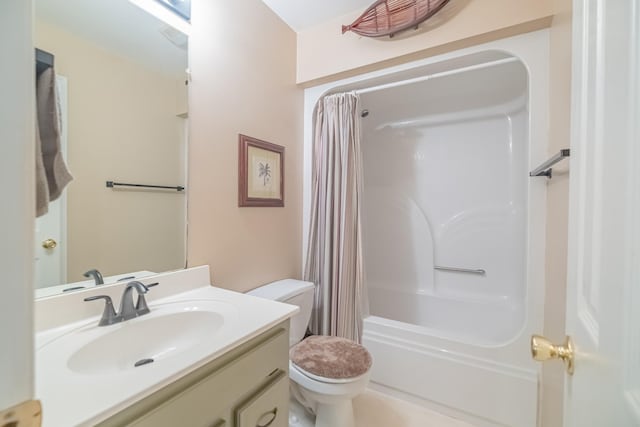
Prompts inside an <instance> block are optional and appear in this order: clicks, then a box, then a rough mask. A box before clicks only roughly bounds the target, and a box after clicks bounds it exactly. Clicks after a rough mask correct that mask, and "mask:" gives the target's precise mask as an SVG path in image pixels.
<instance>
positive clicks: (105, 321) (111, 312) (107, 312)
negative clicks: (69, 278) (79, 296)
mask: <svg viewBox="0 0 640 427" xmlns="http://www.w3.org/2000/svg"><path fill="white" fill-rule="evenodd" d="M99 299H103V300H105V303H104V310H103V312H102V317H101V318H100V322H98V326H107V325H113V324H114V323H118V322H119V321H121V320H122V319H118V317H117V316H116V310H115V309H114V308H113V301H111V297H110V296H108V295H96V296H93V297H87V298H85V299H84V300H85V301H96V300H99Z"/></svg>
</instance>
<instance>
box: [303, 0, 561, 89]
mask: <svg viewBox="0 0 640 427" xmlns="http://www.w3.org/2000/svg"><path fill="white" fill-rule="evenodd" d="M553 1H555V0H515V1H514V0H457V1H452V2H450V3H449V4H448V5H447V6H445V8H444V9H443V10H442V11H441V12H440V13H439V14H438V15H435V16H434V18H433V19H432V20H429V21H427V22H425V23H423V24H422V25H421V30H419V31H420V33H419V34H413V33H412V32H411V31H409V32H406V33H402V34H400V35H398V36H396V37H394V38H393V39H389V38H388V37H384V38H379V39H372V38H366V37H360V36H358V35H357V34H354V33H350V32H349V33H346V34H344V35H342V34H341V26H342V24H350V23H351V22H353V21H354V20H355V19H356V18H357V17H358V16H359V15H360V13H361V12H362V11H354V12H353V13H350V14H347V15H345V16H342V17H339V18H337V19H333V20H331V21H329V22H326V23H323V24H320V25H318V26H316V27H313V28H310V29H308V30H305V31H302V32H300V33H299V35H298V71H297V81H298V82H299V83H304V84H305V85H308V86H310V85H313V84H314V83H319V82H322V81H326V80H329V79H336V78H338V77H341V78H342V77H346V76H349V75H354V74H359V73H361V72H363V71H365V70H366V71H371V70H372V69H379V68H384V67H387V66H390V65H393V64H396V63H400V62H407V61H409V60H414V59H418V58H423V57H427V56H432V55H436V54H440V53H444V52H447V51H451V50H454V49H460V48H463V47H468V46H471V45H474V44H478V43H483V42H487V41H490V40H495V39H498V38H503V37H506V36H511V35H515V34H518V33H523V32H527V31H533V30H536V29H540V28H543V27H547V26H549V24H550V21H551V16H552V13H553V7H552V6H553Z"/></svg>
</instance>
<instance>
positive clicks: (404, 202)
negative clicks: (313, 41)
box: [303, 30, 548, 427]
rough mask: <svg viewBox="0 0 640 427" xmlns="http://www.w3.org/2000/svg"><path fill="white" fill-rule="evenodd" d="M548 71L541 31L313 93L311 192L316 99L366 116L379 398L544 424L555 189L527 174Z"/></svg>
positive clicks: (366, 240)
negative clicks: (334, 99) (540, 357)
mask: <svg viewBox="0 0 640 427" xmlns="http://www.w3.org/2000/svg"><path fill="white" fill-rule="evenodd" d="M547 65H548V33H547V31H546V30H543V31H537V32H533V33H529V34H525V35H521V36H516V37H512V38H508V39H503V40H499V41H495V42H491V43H487V44H484V45H479V46H476V47H473V48H469V49H464V50H461V51H458V52H454V53H451V54H446V55H442V56H438V57H434V58H428V59H425V60H421V61H417V62H414V63H411V64H405V65H402V66H398V67H393V68H390V69H386V70H382V71H378V72H374V73H370V74H367V75H363V76H358V77H352V78H349V79H345V80H342V81H340V82H334V83H329V84H325V85H321V86H318V87H315V88H310V89H307V90H306V91H305V181H306V183H305V188H310V164H311V146H312V140H311V129H312V126H311V120H310V118H311V116H312V112H313V109H314V107H315V103H316V102H317V100H318V99H319V98H320V97H321V96H322V95H324V94H327V93H333V92H338V91H346V90H355V91H358V92H360V93H361V95H360V100H361V105H362V108H363V109H366V110H368V114H367V115H363V119H362V142H361V145H362V151H363V153H362V154H363V156H362V157H363V170H364V185H363V187H364V188H363V203H362V206H363V228H362V230H363V250H364V266H365V273H366V274H365V283H366V292H367V294H368V295H367V296H368V303H369V316H368V317H366V318H365V319H364V328H363V331H364V332H363V337H362V340H363V344H364V345H365V346H366V347H367V348H368V349H369V351H370V352H371V354H372V356H373V359H374V364H373V368H372V372H371V381H372V385H371V386H372V388H374V389H377V390H379V391H383V392H386V393H389V394H392V395H395V396H397V397H401V398H404V399H406V400H409V401H412V402H414V403H417V404H419V405H422V406H425V407H428V408H432V409H436V410H438V411H440V412H443V413H447V414H450V415H452V416H454V417H457V418H461V419H465V420H468V421H470V422H471V423H473V424H474V425H476V426H514V427H535V426H536V425H537V413H538V383H539V376H540V367H539V365H537V364H536V363H535V362H533V361H532V360H531V356H530V350H529V337H530V335H531V334H533V333H538V332H540V331H542V328H543V315H544V307H543V301H544V241H545V239H544V237H545V218H544V215H543V214H541V213H542V212H545V211H546V206H545V200H546V198H545V191H546V190H545V181H544V180H540V179H537V178H529V176H528V171H529V170H531V169H533V168H534V167H535V166H537V165H538V163H540V162H541V161H543V160H545V159H546V154H547V153H546V147H547V133H546V129H547V121H548V118H547V113H546V111H547V100H548V81H547V79H548V70H547ZM434 76H435V77H434ZM396 82H401V83H400V84H396ZM404 82H410V83H407V84H405V83H404ZM376 87H384V88H385V89H384V90H372V89H370V88H376ZM387 88H389V89H387ZM470 177H471V178H470ZM309 197H310V195H309V194H308V193H305V195H304V200H303V205H304V208H303V219H304V223H305V224H306V223H308V217H309ZM304 236H305V237H304V238H305V239H306V237H307V236H306V235H304ZM304 243H305V244H304V247H306V241H305V242H304ZM456 269H462V270H464V271H462V272H461V271H457V270H456Z"/></svg>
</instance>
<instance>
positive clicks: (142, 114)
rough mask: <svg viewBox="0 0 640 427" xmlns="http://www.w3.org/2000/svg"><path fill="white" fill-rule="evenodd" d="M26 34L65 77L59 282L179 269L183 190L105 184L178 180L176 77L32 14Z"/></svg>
mask: <svg viewBox="0 0 640 427" xmlns="http://www.w3.org/2000/svg"><path fill="white" fill-rule="evenodd" d="M35 40H36V46H37V47H39V48H41V49H44V50H46V51H48V52H51V53H53V54H54V55H55V62H56V72H57V73H58V74H61V75H64V76H66V77H67V79H68V116H69V120H68V156H67V158H68V164H69V168H70V170H71V173H72V174H73V176H74V178H75V179H74V181H73V182H72V183H71V184H70V186H69V187H68V193H67V194H68V263H67V264H68V278H67V280H68V281H69V282H71V281H76V280H84V277H82V273H83V272H84V271H86V270H88V269H90V268H98V269H99V270H100V271H101V272H102V273H103V274H104V275H105V276H106V275H112V274H117V273H124V272H131V271H136V270H151V271H165V270H169V269H175V268H180V267H183V266H184V258H185V255H184V254H185V238H184V218H185V212H184V211H185V200H184V197H185V196H184V195H183V194H177V193H166V192H163V193H160V192H149V191H121V190H117V191H114V190H111V189H107V188H105V182H106V181H107V180H113V181H120V182H132V183H149V184H165V183H166V184H171V185H178V184H184V180H185V178H184V175H185V172H184V164H185V159H184V156H185V155H184V151H185V147H184V144H185V141H184V120H183V119H179V118H177V117H176V114H177V108H178V107H177V103H178V99H179V91H181V90H182V91H183V90H184V85H183V83H181V82H179V81H178V80H177V78H176V77H175V76H166V75H163V74H159V73H157V72H155V71H154V70H151V69H148V68H146V67H144V66H142V65H140V64H138V63H134V62H132V61H130V60H128V59H125V58H123V57H120V56H117V55H116V54H113V53H111V52H108V51H105V50H103V49H101V48H100V47H99V46H97V45H95V44H92V43H90V42H88V41H86V40H83V39H80V38H78V37H77V36H75V35H73V34H71V33H69V32H67V31H65V30H63V29H61V28H58V27H55V26H52V25H50V24H45V23H43V22H41V21H38V22H36V38H35ZM180 112H183V111H180Z"/></svg>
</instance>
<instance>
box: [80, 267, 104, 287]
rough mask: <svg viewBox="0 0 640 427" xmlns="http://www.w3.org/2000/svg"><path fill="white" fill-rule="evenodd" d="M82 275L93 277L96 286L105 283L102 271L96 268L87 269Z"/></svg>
mask: <svg viewBox="0 0 640 427" xmlns="http://www.w3.org/2000/svg"><path fill="white" fill-rule="evenodd" d="M82 275H83V276H84V277H93V281H94V282H95V284H96V286H98V285H104V279H103V278H102V274H100V272H99V271H98V270H97V269H95V268H93V269H91V270H89V271H85V272H84V273H83V274H82Z"/></svg>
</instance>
